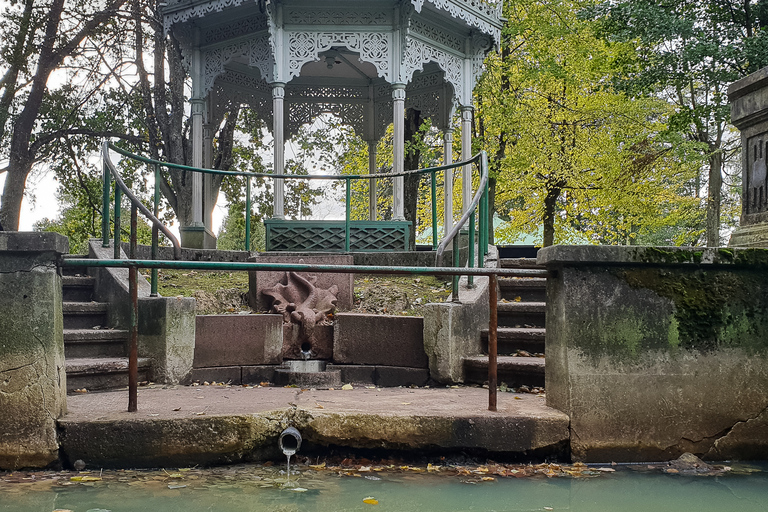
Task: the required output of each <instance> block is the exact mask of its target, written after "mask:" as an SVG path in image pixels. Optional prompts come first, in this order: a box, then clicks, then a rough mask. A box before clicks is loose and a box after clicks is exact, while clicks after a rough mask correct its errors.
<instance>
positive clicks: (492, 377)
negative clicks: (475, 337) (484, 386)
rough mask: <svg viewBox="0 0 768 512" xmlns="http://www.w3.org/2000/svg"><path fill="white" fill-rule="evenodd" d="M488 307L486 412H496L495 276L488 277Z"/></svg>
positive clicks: (496, 326)
mask: <svg viewBox="0 0 768 512" xmlns="http://www.w3.org/2000/svg"><path fill="white" fill-rule="evenodd" d="M488 292H489V293H488V306H489V308H490V315H489V318H488V410H489V411H495V410H496V398H497V397H496V394H497V392H498V388H497V383H498V370H497V366H496V363H497V357H496V356H497V353H498V341H497V340H498V324H499V312H498V304H499V294H498V290H497V279H496V274H491V275H489V276H488Z"/></svg>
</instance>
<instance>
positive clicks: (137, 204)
mask: <svg viewBox="0 0 768 512" xmlns="http://www.w3.org/2000/svg"><path fill="white" fill-rule="evenodd" d="M109 148H110V144H109V143H108V142H106V141H104V143H103V144H102V148H101V150H102V162H103V164H104V168H103V172H104V183H103V197H102V200H103V205H102V207H103V208H102V221H101V237H102V246H103V247H109V190H110V183H111V181H112V178H114V180H115V247H114V251H115V259H117V258H119V256H120V217H121V215H120V203H121V202H122V197H121V196H122V194H125V195H126V197H128V199H129V200H130V201H131V205H132V208H137V209H138V210H139V211H140V212H141V213H143V214H144V216H145V217H147V218H148V219H149V220H150V221H151V222H152V228H153V237H152V238H153V244H152V247H153V248H152V250H153V253H154V254H157V247H156V245H157V244H156V243H155V242H156V238H157V236H156V235H155V233H154V230H155V229H159V230H160V231H162V232H163V234H164V235H165V236H167V237H168V239H169V240H170V241H171V244H172V245H173V255H174V257H175V258H176V259H179V258H181V245H180V244H179V241H178V240H177V239H176V237H175V236H174V234H173V233H172V232H171V231H170V230H169V229H168V228H167V227H166V226H165V225H164V224H163V223H162V222H161V221H160V219H158V218H157V216H156V214H153V213H152V212H150V211H149V209H148V208H147V207H146V206H144V204H143V203H142V202H141V201H140V200H139V198H138V197H136V196H135V195H134V194H133V192H131V189H129V188H128V187H127V186H126V184H125V182H124V181H123V178H122V177H121V176H120V173H119V172H117V169H116V168H115V165H114V164H113V163H112V160H111V159H110V158H109ZM158 174H159V169H157V167H155V176H156V177H157V175H158ZM155 188H157V187H155ZM159 201H160V197H159V194H158V192H157V191H155V205H154V209H155V212H157V211H158V209H159Z"/></svg>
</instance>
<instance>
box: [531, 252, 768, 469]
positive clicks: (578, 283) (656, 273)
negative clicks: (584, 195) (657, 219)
mask: <svg viewBox="0 0 768 512" xmlns="http://www.w3.org/2000/svg"><path fill="white" fill-rule="evenodd" d="M539 262H540V263H543V264H545V265H546V266H547V269H548V270H549V271H550V277H549V279H548V284H547V326H546V327H547V341H546V357H547V363H546V364H547V366H546V390H547V403H548V405H550V406H553V407H555V408H557V409H560V410H562V411H563V412H565V413H567V414H568V415H569V416H570V418H571V449H572V454H573V457H574V458H575V459H579V460H587V461H612V460H625V461H626V460H660V459H670V458H674V457H677V456H679V455H680V454H681V453H683V452H686V451H690V452H694V453H696V454H698V455H700V456H703V457H707V458H710V459H732V458H742V459H743V458H765V457H767V456H768V435H766V434H767V433H768V413H766V409H767V408H768V250H764V249H699V248H657V247H653V248H651V247H575V246H573V247H571V246H557V247H549V248H545V249H542V250H541V251H540V253H539Z"/></svg>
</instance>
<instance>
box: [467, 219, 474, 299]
mask: <svg viewBox="0 0 768 512" xmlns="http://www.w3.org/2000/svg"><path fill="white" fill-rule="evenodd" d="M467 249H468V251H469V255H468V256H467V267H468V268H474V266H475V210H474V209H473V210H472V213H470V214H469V247H468V248H467ZM467 286H468V287H469V288H472V287H474V286H475V276H472V275H470V276H467Z"/></svg>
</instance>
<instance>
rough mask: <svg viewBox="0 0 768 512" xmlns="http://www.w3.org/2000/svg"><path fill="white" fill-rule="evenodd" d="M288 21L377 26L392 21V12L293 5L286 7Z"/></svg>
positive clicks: (298, 23) (306, 23) (309, 23)
mask: <svg viewBox="0 0 768 512" xmlns="http://www.w3.org/2000/svg"><path fill="white" fill-rule="evenodd" d="M285 21H286V23H295V24H297V25H312V26H315V27H317V26H318V25H336V26H344V25H358V26H371V25H373V26H375V25H386V24H391V23H392V13H391V12H388V11H383V10H362V9H360V10H357V9H355V10H350V9H338V8H332V7H329V8H322V7H312V8H300V7H291V8H288V9H286V13H285Z"/></svg>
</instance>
